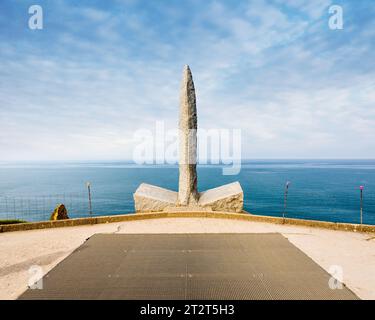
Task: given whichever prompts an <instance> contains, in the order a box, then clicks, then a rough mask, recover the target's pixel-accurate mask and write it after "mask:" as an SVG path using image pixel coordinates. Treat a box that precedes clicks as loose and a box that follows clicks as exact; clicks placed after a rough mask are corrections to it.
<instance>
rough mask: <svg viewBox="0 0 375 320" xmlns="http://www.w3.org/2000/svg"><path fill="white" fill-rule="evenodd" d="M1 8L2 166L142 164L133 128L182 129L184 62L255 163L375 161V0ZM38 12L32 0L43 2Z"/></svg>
mask: <svg viewBox="0 0 375 320" xmlns="http://www.w3.org/2000/svg"><path fill="white" fill-rule="evenodd" d="M338 2H339V4H341V5H343V7H344V14H345V15H344V18H345V28H344V30H336V31H333V30H330V29H329V28H328V18H329V15H328V6H329V5H330V3H331V1H330V0H319V1H307V0H306V1H305V0H288V1H286V0H273V1H264V0H254V1H241V2H233V3H230V2H227V1H207V2H202V1H196V0H191V1H187V2H181V1H168V2H167V1H135V0H134V1H133V0H114V1H106V2H105V3H104V2H102V1H82V2H80V3H79V4H78V3H77V2H76V1H70V0H65V1H64V0H59V1H54V2H51V1H39V3H40V4H41V5H42V7H43V8H44V13H45V22H44V29H43V30H41V31H31V30H29V29H28V28H27V19H28V13H27V9H28V5H29V4H28V2H27V1H22V5H19V3H18V5H17V2H15V1H11V0H5V1H2V2H1V4H0V15H1V19H0V21H1V23H0V27H1V28H0V30H1V31H0V83H1V86H0V127H1V130H0V150H1V155H0V160H12V159H119V158H124V159H125V158H130V157H131V155H132V150H133V147H134V141H133V133H134V131H135V130H137V129H139V128H148V127H151V128H153V127H154V122H155V121H157V120H165V121H166V123H167V126H169V127H175V126H176V125H177V119H178V98H179V97H178V90H179V82H180V76H181V70H182V66H183V65H184V64H186V63H188V64H190V65H191V67H192V70H193V75H194V79H195V83H196V88H197V95H198V113H199V126H200V127H205V128H223V127H225V128H241V129H242V131H243V137H242V138H243V148H244V149H243V152H242V153H243V156H244V157H252V158H266V157H273V158H285V157H286V158H293V157H305V158H324V157H331V158H340V157H346V158H348V157H349V158H356V157H367V158H370V157H375V139H374V138H373V137H374V136H375V111H374V110H375V109H374V105H375V96H374V92H375V91H374V89H375V80H374V79H375V62H374V61H375V59H374V54H373V52H374V47H375V41H374V33H373V32H372V31H371V30H373V26H374V24H373V16H374V15H375V10H374V8H373V6H372V2H371V1H370V0H363V1H361V4H360V5H359V4H358V5H356V4H355V3H353V2H351V1H347V0H345V1H344V0H341V1H338ZM31 4H33V3H31V2H30V5H31Z"/></svg>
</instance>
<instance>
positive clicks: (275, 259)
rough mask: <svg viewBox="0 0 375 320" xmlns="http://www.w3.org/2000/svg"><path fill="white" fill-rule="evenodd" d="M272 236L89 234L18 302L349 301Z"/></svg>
mask: <svg viewBox="0 0 375 320" xmlns="http://www.w3.org/2000/svg"><path fill="white" fill-rule="evenodd" d="M329 278H330V275H329V274H328V273H327V272H325V271H324V270H323V269H322V268H321V267H320V266H318V265H317V264H316V263H315V262H313V261H312V260H311V259H310V258H309V257H307V256H306V255H305V254H304V253H303V252H302V251H300V250H299V249H297V248H296V247H295V246H293V245H292V244H291V243H290V242H289V241H288V240H287V239H286V238H284V237H283V236H282V235H280V234H155V235H152V234H97V235H94V236H93V237H91V238H90V239H89V240H88V241H87V242H85V243H84V244H83V245H82V246H81V247H79V248H78V249H77V250H76V251H75V252H73V253H72V254H71V255H70V256H69V257H68V258H66V259H65V260H64V261H62V262H61V263H60V264H59V265H58V266H56V267H55V268H54V269H53V270H52V271H51V272H50V273H49V274H47V275H46V276H45V277H44V279H43V285H44V289H43V290H27V291H26V292H25V293H24V294H23V295H22V296H21V297H20V298H21V299H356V298H357V297H356V296H355V295H354V294H353V293H352V292H351V291H350V290H348V289H347V288H345V287H344V288H343V289H342V290H332V289H330V288H329V286H328V281H329Z"/></svg>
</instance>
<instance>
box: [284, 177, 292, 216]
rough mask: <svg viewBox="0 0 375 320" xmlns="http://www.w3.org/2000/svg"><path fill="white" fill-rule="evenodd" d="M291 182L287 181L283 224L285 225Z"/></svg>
mask: <svg viewBox="0 0 375 320" xmlns="http://www.w3.org/2000/svg"><path fill="white" fill-rule="evenodd" d="M289 185H290V181H287V182H286V184H285V191H284V211H283V223H285V215H286V208H287V206H288V190H289Z"/></svg>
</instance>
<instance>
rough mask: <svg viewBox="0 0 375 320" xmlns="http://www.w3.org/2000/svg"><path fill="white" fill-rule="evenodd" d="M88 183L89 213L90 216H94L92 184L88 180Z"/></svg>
mask: <svg viewBox="0 0 375 320" xmlns="http://www.w3.org/2000/svg"><path fill="white" fill-rule="evenodd" d="M86 185H87V191H88V194H89V213H90V216H92V204H91V184H90V182H87V183H86Z"/></svg>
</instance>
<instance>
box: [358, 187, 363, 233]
mask: <svg viewBox="0 0 375 320" xmlns="http://www.w3.org/2000/svg"><path fill="white" fill-rule="evenodd" d="M359 189H360V190H361V228H362V223H363V186H360V187H359Z"/></svg>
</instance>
